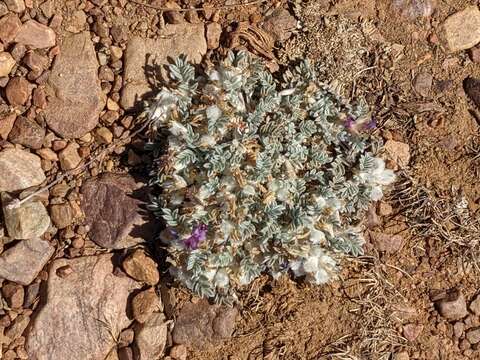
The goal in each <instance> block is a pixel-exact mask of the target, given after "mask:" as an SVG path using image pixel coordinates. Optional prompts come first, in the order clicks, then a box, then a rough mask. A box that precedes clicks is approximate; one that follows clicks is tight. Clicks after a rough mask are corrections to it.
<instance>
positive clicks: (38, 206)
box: [1, 193, 50, 239]
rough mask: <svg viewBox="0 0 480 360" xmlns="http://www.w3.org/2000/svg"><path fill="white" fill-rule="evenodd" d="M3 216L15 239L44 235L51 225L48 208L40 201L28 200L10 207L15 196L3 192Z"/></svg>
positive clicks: (9, 232)
mask: <svg viewBox="0 0 480 360" xmlns="http://www.w3.org/2000/svg"><path fill="white" fill-rule="evenodd" d="M1 198H2V205H3V216H4V218H5V226H6V228H7V232H8V236H10V237H11V238H13V239H31V238H35V237H40V236H42V235H43V234H44V233H45V232H46V231H47V230H48V227H49V226H50V217H49V216H48V213H47V209H45V206H44V205H43V204H42V203H41V202H40V201H27V202H25V203H23V204H21V205H20V206H13V207H10V206H9V205H10V204H11V203H12V200H13V198H12V197H11V196H10V195H8V193H2V194H1Z"/></svg>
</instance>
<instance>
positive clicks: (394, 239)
mask: <svg viewBox="0 0 480 360" xmlns="http://www.w3.org/2000/svg"><path fill="white" fill-rule="evenodd" d="M370 238H371V240H372V243H373V246H374V247H375V248H376V249H377V250H378V251H382V252H386V253H387V254H393V253H396V252H397V251H399V250H400V249H401V248H402V246H403V241H404V240H403V237H402V236H401V235H391V234H385V233H378V232H370Z"/></svg>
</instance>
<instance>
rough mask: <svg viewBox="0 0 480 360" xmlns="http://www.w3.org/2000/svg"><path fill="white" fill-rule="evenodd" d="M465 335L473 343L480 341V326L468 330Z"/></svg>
mask: <svg viewBox="0 0 480 360" xmlns="http://www.w3.org/2000/svg"><path fill="white" fill-rule="evenodd" d="M465 337H466V338H467V340H468V342H469V343H470V344H472V345H473V344H478V343H480V328H477V329H471V330H468V331H467V333H466V334H465Z"/></svg>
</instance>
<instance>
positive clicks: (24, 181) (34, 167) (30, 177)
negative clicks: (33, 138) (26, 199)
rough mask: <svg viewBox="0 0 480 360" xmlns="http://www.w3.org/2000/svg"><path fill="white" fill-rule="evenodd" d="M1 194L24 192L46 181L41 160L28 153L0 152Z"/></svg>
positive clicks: (15, 150)
mask: <svg viewBox="0 0 480 360" xmlns="http://www.w3.org/2000/svg"><path fill="white" fill-rule="evenodd" d="M0 174H2V176H0V192H2V191H17V190H24V189H26V188H29V187H31V186H36V185H40V184H41V183H42V182H43V181H44V180H45V174H44V173H43V170H42V167H41V164H40V158H39V157H38V156H37V155H33V154H30V153H29V152H28V151H24V150H18V149H5V150H3V151H0Z"/></svg>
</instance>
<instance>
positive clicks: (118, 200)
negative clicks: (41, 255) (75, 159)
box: [81, 173, 154, 249]
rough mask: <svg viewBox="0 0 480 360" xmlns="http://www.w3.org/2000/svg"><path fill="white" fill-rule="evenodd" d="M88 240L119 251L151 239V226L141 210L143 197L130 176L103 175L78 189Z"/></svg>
mask: <svg viewBox="0 0 480 360" xmlns="http://www.w3.org/2000/svg"><path fill="white" fill-rule="evenodd" d="M81 193H82V195H83V199H82V204H81V206H82V210H83V212H84V214H86V219H85V221H86V223H87V224H88V225H89V226H90V232H89V236H90V238H91V239H92V240H93V241H94V242H95V243H97V244H98V245H99V246H102V247H105V248H108V249H122V248H126V247H130V246H133V245H135V244H138V243H140V242H142V241H144V239H149V238H151V236H152V234H153V233H154V229H153V227H154V224H153V223H151V222H150V221H149V220H150V217H149V214H148V213H146V212H145V211H144V210H143V209H142V205H143V201H142V200H143V198H144V194H141V193H142V191H141V190H138V185H137V184H136V182H135V180H134V179H133V178H132V177H131V176H129V175H120V174H110V173H106V174H103V175H101V176H99V177H98V178H95V179H91V180H88V181H86V182H85V183H84V185H83V186H82V189H81Z"/></svg>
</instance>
